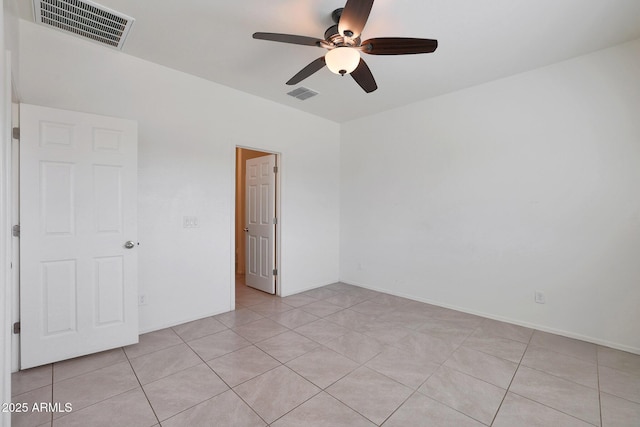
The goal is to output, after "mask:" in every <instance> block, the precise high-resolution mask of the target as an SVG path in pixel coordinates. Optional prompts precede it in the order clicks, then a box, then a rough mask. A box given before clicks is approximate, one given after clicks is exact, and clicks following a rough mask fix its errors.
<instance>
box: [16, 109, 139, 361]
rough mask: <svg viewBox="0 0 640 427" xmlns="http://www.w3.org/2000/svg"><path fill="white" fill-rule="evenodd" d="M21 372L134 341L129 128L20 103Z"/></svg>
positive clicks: (132, 143) (132, 128) (133, 130)
mask: <svg viewBox="0 0 640 427" xmlns="http://www.w3.org/2000/svg"><path fill="white" fill-rule="evenodd" d="M20 134H21V135H20V136H21V140H20V233H21V236H20V278H21V280H20V313H21V318H20V324H21V331H20V335H21V337H20V349H21V353H20V354H21V356H20V365H21V369H25V368H30V367H33V366H38V365H43V364H46V363H51V362H55V361H58V360H63V359H68V358H72V357H76V356H81V355H85V354H89V353H94V352H97V351H102V350H106V349H110V348H115V347H120V346H123V345H127V344H133V343H136V342H137V341H138V304H137V299H138V298H137V294H138V291H137V287H138V285H137V274H138V271H137V151H138V148H137V124H136V122H134V121H130V120H123V119H116V118H112V117H104V116H97V115H93V114H85V113H78V112H72V111H63V110H56V109H52V108H45V107H38V106H34V105H25V104H22V105H21V106H20Z"/></svg>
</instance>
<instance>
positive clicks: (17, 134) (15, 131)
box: [11, 128, 20, 139]
mask: <svg viewBox="0 0 640 427" xmlns="http://www.w3.org/2000/svg"><path fill="white" fill-rule="evenodd" d="M11 136H13V139H20V128H13V129H11Z"/></svg>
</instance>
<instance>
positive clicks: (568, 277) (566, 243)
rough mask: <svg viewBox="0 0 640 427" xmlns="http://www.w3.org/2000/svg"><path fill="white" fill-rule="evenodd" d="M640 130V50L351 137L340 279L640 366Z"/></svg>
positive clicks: (468, 96) (551, 72) (496, 85)
mask: <svg viewBox="0 0 640 427" xmlns="http://www.w3.org/2000/svg"><path fill="white" fill-rule="evenodd" d="M426 84H428V83H426ZM639 118H640V40H636V41H634V42H631V43H627V44H623V45H619V46H617V47H614V48H611V49H607V50H604V51H599V52H596V53H593V54H590V55H586V56H583V57H579V58H575V59H572V60H569V61H566V62H562V63H559V64H556V65H553V66H549V67H546V68H543V69H539V70H535V71H532V72H528V73H525V74H521V75H517V76H514V77H510V78H506V79H502V80H499V81H495V82H492V83H488V84H484V85H482V86H477V87H474V88H470V89H466V90H463V91H460V92H456V93H452V94H449V95H445V96H442V97H439V98H435V99H431V100H426V101H423V102H420V103H417V104H414V105H410V106H407V107H404V108H400V109H396V110H393V111H389V112H386V113H382V114H378V115H375V116H372V117H366V118H363V119H360V120H356V121H352V122H349V123H346V124H344V126H343V127H342V138H341V139H342V146H341V161H342V164H341V222H340V227H341V245H340V251H341V269H340V270H341V271H340V275H341V279H342V280H343V281H346V282H349V283H354V284H361V285H364V286H368V287H372V288H377V289H381V290H383V291H386V292H391V293H395V294H399V295H405V296H409V297H412V298H416V299H421V300H425V301H431V302H435V303H437V304H441V305H445V306H451V307H457V308H460V309H462V310H465V311H469V312H474V313H480V314H485V315H488V316H490V317H494V318H501V319H507V320H510V321H512V322H515V323H520V324H525V325H530V326H535V327H539V328H542V329H545V330H549V331H560V332H562V333H564V334H565V335H569V336H574V337H580V338H584V339H587V340H591V341H594V342H599V343H604V344H609V345H612V346H615V347H618V348H622V349H627V350H631V351H634V352H638V353H640V309H639V307H640V262H639V261H640V190H639V188H640V187H639V185H640V120H639ZM535 290H540V291H543V292H544V293H545V294H546V299H547V302H546V304H545V305H539V304H535V303H534V297H533V296H534V291H535Z"/></svg>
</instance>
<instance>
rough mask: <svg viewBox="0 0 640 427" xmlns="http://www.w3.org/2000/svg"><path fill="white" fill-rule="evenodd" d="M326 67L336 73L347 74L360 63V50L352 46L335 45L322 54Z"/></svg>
mask: <svg viewBox="0 0 640 427" xmlns="http://www.w3.org/2000/svg"><path fill="white" fill-rule="evenodd" d="M324 59H325V61H326V63H327V67H329V69H330V70H331V72H333V73H336V74H349V73H351V72H352V71H353V70H355V69H356V68H358V64H360V52H358V50H356V49H354V48H352V47H337V48H335V49H332V50H330V51H329V52H327V54H326V55H325V56H324Z"/></svg>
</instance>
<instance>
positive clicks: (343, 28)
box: [253, 0, 438, 93]
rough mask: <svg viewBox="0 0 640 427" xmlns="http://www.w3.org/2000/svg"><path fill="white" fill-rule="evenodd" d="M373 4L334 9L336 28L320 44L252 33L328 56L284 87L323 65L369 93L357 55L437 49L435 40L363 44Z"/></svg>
mask: <svg viewBox="0 0 640 427" xmlns="http://www.w3.org/2000/svg"><path fill="white" fill-rule="evenodd" d="M373 1H374V0H347V4H346V5H345V6H344V8H340V9H336V10H334V11H333V13H332V14H331V18H332V19H333V22H335V23H336V25H333V26H331V27H329V28H328V29H327V31H325V33H324V40H321V39H317V38H314V37H307V36H298V35H293V34H280V33H254V34H253V38H254V39H260V40H269V41H274V42H281V43H291V44H299V45H304V46H316V47H321V48H325V49H327V50H328V52H327V53H326V54H325V55H324V56H321V57H320V58H318V59H316V60H315V61H313V62H312V63H310V64H309V65H307V66H306V67H304V68H303V69H302V70H300V71H299V72H298V74H296V75H295V76H293V77H292V78H291V79H290V80H289V81H288V82H287V84H288V85H295V84H298V83H300V82H301V81H302V80H304V79H306V78H307V77H309V76H311V75H312V74H313V73H315V72H317V71H319V70H320V69H322V68H324V66H325V65H326V66H327V67H328V68H329V70H331V71H332V72H333V73H336V74H340V75H343V76H344V75H345V74H351V77H353V79H354V80H355V81H356V83H358V84H359V85H360V87H361V88H362V89H364V91H365V92H367V93H371V92H373V91H374V90H376V89H377V88H378V85H377V84H376V81H375V79H374V78H373V74H371V70H370V69H369V67H368V66H367V63H366V62H364V59H362V58H361V57H360V52H364V53H368V54H369V55H410V54H416V53H431V52H433V51H435V50H436V48H437V47H438V41H437V40H431V39H417V38H408V37H377V38H373V39H368V40H365V41H364V42H363V41H362V40H361V38H360V34H361V33H362V29H363V28H364V26H365V24H366V23H367V19H368V18H369V13H370V12H371V8H372V7H373Z"/></svg>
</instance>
